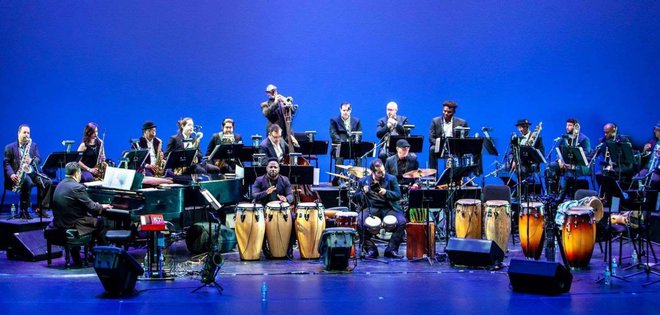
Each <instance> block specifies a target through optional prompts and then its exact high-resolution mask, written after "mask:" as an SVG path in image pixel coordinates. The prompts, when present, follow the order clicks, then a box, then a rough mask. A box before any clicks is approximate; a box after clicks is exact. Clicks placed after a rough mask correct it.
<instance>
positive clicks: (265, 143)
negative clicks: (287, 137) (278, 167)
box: [259, 137, 289, 165]
mask: <svg viewBox="0 0 660 315" xmlns="http://www.w3.org/2000/svg"><path fill="white" fill-rule="evenodd" d="M280 148H282V152H284V155H283V156H282V158H284V157H285V156H286V155H287V154H289V145H288V144H287V143H286V142H285V141H283V140H282V139H280ZM259 153H261V154H265V155H266V160H265V161H264V165H265V164H266V163H268V162H267V161H268V159H270V158H277V153H275V147H273V143H272V142H270V139H269V138H268V137H266V139H264V140H262V141H261V144H259Z"/></svg>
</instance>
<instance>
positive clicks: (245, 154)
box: [238, 146, 259, 165]
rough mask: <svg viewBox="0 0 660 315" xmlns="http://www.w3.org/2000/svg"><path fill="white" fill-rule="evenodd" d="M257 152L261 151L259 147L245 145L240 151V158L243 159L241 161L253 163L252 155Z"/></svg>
mask: <svg viewBox="0 0 660 315" xmlns="http://www.w3.org/2000/svg"><path fill="white" fill-rule="evenodd" d="M257 152H259V148H258V147H252V146H243V147H242V148H241V150H240V151H239V152H238V160H239V161H241V163H246V162H250V163H252V156H253V155H254V154H255V153H257ZM243 165H245V164H243Z"/></svg>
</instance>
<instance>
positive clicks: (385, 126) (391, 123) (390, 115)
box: [376, 102, 408, 163]
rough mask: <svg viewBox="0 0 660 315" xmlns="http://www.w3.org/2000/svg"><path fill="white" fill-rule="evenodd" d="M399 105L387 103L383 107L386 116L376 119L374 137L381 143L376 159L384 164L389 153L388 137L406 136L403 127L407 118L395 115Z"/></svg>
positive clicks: (406, 122)
mask: <svg viewBox="0 0 660 315" xmlns="http://www.w3.org/2000/svg"><path fill="white" fill-rule="evenodd" d="M398 111H399V105H398V104H397V103H396V102H389V103H387V105H386V106H385V113H386V116H385V117H382V118H380V119H378V121H377V122H376V137H378V140H379V141H380V142H383V141H385V142H384V143H383V146H382V149H381V150H380V153H379V154H378V158H379V159H380V160H381V161H383V163H385V161H386V160H387V157H389V156H390V153H389V148H388V146H389V138H390V136H406V135H407V132H406V129H404V128H403V125H407V124H408V117H406V116H401V115H397V112H398Z"/></svg>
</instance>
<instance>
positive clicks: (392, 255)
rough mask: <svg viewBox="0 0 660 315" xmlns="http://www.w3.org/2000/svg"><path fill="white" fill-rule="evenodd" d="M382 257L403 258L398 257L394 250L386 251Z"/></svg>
mask: <svg viewBox="0 0 660 315" xmlns="http://www.w3.org/2000/svg"><path fill="white" fill-rule="evenodd" d="M384 256H385V257H387V258H403V256H401V255H399V254H398V253H397V252H396V251H394V250H386V251H385V254H384Z"/></svg>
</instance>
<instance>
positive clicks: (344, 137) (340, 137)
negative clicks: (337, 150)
mask: <svg viewBox="0 0 660 315" xmlns="http://www.w3.org/2000/svg"><path fill="white" fill-rule="evenodd" d="M351 131H362V125H361V124H360V119H359V118H357V117H353V116H351ZM330 139H331V140H332V143H340V142H342V141H348V140H349V136H348V131H347V130H346V128H345V127H344V121H343V120H342V119H341V115H340V116H337V117H335V118H332V119H330Z"/></svg>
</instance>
